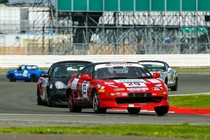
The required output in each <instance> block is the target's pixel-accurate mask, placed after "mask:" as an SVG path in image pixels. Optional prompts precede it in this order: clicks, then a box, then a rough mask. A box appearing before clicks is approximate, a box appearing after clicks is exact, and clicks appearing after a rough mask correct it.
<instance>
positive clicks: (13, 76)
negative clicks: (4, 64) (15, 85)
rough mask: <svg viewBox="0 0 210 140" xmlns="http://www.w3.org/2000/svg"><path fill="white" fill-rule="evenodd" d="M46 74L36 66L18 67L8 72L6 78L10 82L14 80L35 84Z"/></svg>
mask: <svg viewBox="0 0 210 140" xmlns="http://www.w3.org/2000/svg"><path fill="white" fill-rule="evenodd" d="M45 73H47V71H46V70H42V69H41V68H39V67H38V66H37V65H29V64H27V65H20V66H18V68H17V69H16V70H8V71H7V74H6V77H7V78H8V79H9V80H10V82H15V81H16V80H24V81H31V82H37V81H38V79H39V78H40V75H41V74H45Z"/></svg>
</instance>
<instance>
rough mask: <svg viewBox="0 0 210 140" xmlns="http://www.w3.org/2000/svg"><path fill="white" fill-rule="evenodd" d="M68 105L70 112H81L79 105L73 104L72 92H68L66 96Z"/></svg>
mask: <svg viewBox="0 0 210 140" xmlns="http://www.w3.org/2000/svg"><path fill="white" fill-rule="evenodd" d="M68 107H69V111H70V112H81V111H82V108H81V107H77V106H75V104H74V98H73V95H72V93H70V94H69V96H68Z"/></svg>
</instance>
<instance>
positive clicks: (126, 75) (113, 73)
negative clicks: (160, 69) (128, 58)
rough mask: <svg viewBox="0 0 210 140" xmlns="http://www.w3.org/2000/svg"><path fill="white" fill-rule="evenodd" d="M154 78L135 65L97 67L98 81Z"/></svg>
mask: <svg viewBox="0 0 210 140" xmlns="http://www.w3.org/2000/svg"><path fill="white" fill-rule="evenodd" d="M145 77H147V78H148V77H152V75H151V74H150V72H149V71H147V70H146V69H145V68H144V67H142V66H141V65H139V64H135V63H112V64H99V65H97V66H96V67H95V78H97V79H139V78H145Z"/></svg>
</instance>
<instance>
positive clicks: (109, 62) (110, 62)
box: [93, 61, 138, 65]
mask: <svg viewBox="0 0 210 140" xmlns="http://www.w3.org/2000/svg"><path fill="white" fill-rule="evenodd" d="M107 63H108V64H112V63H115V64H116V63H136V64H138V62H130V61H106V62H94V63H93V64H96V65H97V64H107Z"/></svg>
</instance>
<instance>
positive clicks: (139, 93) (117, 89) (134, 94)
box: [65, 62, 169, 116]
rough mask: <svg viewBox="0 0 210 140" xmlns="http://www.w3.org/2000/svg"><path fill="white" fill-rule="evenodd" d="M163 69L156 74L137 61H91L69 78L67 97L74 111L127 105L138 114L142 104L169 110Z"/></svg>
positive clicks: (99, 110) (161, 111) (160, 112)
mask: <svg viewBox="0 0 210 140" xmlns="http://www.w3.org/2000/svg"><path fill="white" fill-rule="evenodd" d="M159 77H160V74H159V73H156V72H155V73H153V75H152V74H151V73H150V72H149V71H148V70H147V69H146V68H144V67H143V66H141V65H139V64H138V63H137V62H101V63H92V64H89V65H87V66H86V67H85V68H83V69H82V70H81V71H79V72H78V73H76V74H74V75H73V76H72V78H71V79H70V80H69V82H68V85H67V88H66V96H65V97H66V100H67V104H68V107H69V111H70V112H81V111H82V108H93V110H94V112H96V113H106V111H107V109H109V108H127V110H128V112H129V113H130V114H138V113H139V112H140V110H141V108H142V107H144V108H145V107H150V108H151V107H152V108H154V110H155V112H156V114H157V115H158V116H162V115H165V114H167V113H168V110H169V100H168V88H167V86H166V85H165V83H164V82H163V81H162V80H159V79H158V78H159Z"/></svg>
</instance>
